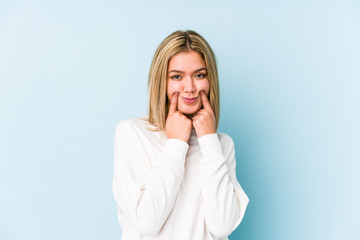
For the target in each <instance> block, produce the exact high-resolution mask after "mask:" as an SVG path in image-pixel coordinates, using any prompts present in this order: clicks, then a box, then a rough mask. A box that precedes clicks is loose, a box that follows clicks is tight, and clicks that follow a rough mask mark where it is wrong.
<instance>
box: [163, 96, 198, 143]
mask: <svg viewBox="0 0 360 240" xmlns="http://www.w3.org/2000/svg"><path fill="white" fill-rule="evenodd" d="M178 98H179V93H178V92H176V93H174V95H173V96H172V99H171V103H170V108H169V113H168V116H167V118H166V123H165V131H166V135H167V138H168V139H170V138H175V139H179V140H182V141H184V142H187V141H188V140H189V138H190V134H191V128H192V122H191V120H190V119H189V118H187V117H186V116H185V115H184V114H183V113H182V112H180V111H178V110H177V102H178Z"/></svg>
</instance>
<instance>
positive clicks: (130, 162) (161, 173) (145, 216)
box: [113, 120, 189, 235]
mask: <svg viewBox="0 0 360 240" xmlns="http://www.w3.org/2000/svg"><path fill="white" fill-rule="evenodd" d="M138 131H139V129H136V127H135V126H133V125H132V124H130V123H129V122H127V121H125V120H124V121H122V122H120V123H119V124H118V125H117V127H116V130H115V136H114V177H113V194H114V198H115V201H116V203H117V205H118V208H119V209H120V210H121V211H122V212H123V213H124V214H125V215H126V216H127V217H128V218H129V219H130V221H131V222H132V224H133V225H134V226H135V227H136V228H137V230H138V231H139V232H140V233H142V234H144V235H156V234H157V233H158V232H159V231H160V229H161V227H162V226H163V224H164V222H165V220H166V218H167V217H168V215H169V214H170V212H171V210H172V209H173V206H174V203H175V200H176V196H177V193H178V189H179V187H180V184H181V181H182V179H183V174H184V162H185V157H186V153H187V150H188V148H189V146H188V144H187V143H186V142H184V141H181V140H177V139H167V141H166V143H165V146H164V148H163V150H162V152H161V154H160V155H159V156H155V157H156V158H157V159H155V165H154V166H153V168H152V169H151V168H150V167H149V161H147V160H146V159H145V156H146V153H145V152H144V151H143V149H144V143H142V142H141V141H140V140H141V138H142V137H144V135H141V133H139V132H138ZM150 147H151V146H150Z"/></svg>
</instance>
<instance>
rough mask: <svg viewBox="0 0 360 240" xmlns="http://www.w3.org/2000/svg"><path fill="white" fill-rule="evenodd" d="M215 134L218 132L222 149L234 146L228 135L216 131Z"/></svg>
mask: <svg viewBox="0 0 360 240" xmlns="http://www.w3.org/2000/svg"><path fill="white" fill-rule="evenodd" d="M217 134H218V138H219V141H220V144H221V146H222V147H223V149H226V150H228V149H231V148H234V141H233V139H232V138H231V136H230V135H228V134H226V133H223V132H217Z"/></svg>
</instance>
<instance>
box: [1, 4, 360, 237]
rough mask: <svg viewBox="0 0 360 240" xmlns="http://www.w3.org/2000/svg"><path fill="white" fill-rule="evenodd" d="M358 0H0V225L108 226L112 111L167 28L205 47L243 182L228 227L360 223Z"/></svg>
mask: <svg viewBox="0 0 360 240" xmlns="http://www.w3.org/2000/svg"><path fill="white" fill-rule="evenodd" d="M359 26H360V2H359V1H347V0H345V1H344V0H343V1H340V0H339V1H332V0H330V1H316V0H315V1H306V0H305V1H279V0H278V1H222V2H221V3H219V1H166V2H165V1H132V2H130V1H129V2H125V1H109V0H105V1H85V0H84V1H69V0H65V1H36V0H34V1H7V0H5V1H4V0H2V1H1V2H0V146H1V151H0V239H2V240H13V239H16V240H18V239H19V240H20V239H21V240H22V239H34V240H35V239H36V240H45V239H46V240H47V239H53V240H57V239H59V240H60V239H61V240H62V239H69V240H71V239H89V240H90V239H108V240H110V239H114V240H115V239H120V235H121V229H120V227H119V224H118V222H117V216H116V207H115V201H114V199H113V195H112V188H111V187H112V175H113V134H114V129H115V126H116V123H117V122H118V121H120V120H122V119H125V118H129V117H136V116H142V115H145V114H146V113H147V106H148V99H147V75H148V71H149V67H150V62H151V59H152V56H153V54H154V52H155V49H156V48H157V46H158V45H159V44H160V42H161V41H162V40H163V39H164V38H165V37H166V36H167V35H169V34H170V33H171V32H173V31H175V30H178V29H182V30H185V29H194V30H196V31H198V32H199V33H200V34H202V35H203V36H204V37H205V38H206V39H207V40H208V42H209V43H210V45H211V46H212V48H213V49H214V51H215V53H216V55H217V59H218V64H219V75H220V82H221V120H220V129H219V130H220V131H222V132H226V133H228V134H229V135H230V136H232V138H233V139H234V141H235V144H236V146H235V147H236V156H237V178H238V180H239V182H240V184H241V185H242V186H243V188H244V190H245V192H246V193H247V195H248V196H249V198H250V203H249V206H248V209H247V212H246V214H245V218H244V220H243V222H242V223H241V224H240V226H239V227H238V228H237V229H236V230H235V231H234V232H233V234H232V235H231V236H230V239H232V240H235V239H252V240H253V239H254V240H255V239H256V240H263V239H267V240H269V239H274V240H275V239H276V240H277V239H292V240H293V239H299V240H300V239H301V240H303V239H327V240H328V239H360V233H359V229H358V227H359V222H360V219H359V218H360V217H359V216H360V207H359V203H360V191H359V190H360V187H359V182H360V177H359V172H360V171H359V170H360V163H359V162H360V126H359V123H360V97H359V92H360V44H359V43H360V27H359Z"/></svg>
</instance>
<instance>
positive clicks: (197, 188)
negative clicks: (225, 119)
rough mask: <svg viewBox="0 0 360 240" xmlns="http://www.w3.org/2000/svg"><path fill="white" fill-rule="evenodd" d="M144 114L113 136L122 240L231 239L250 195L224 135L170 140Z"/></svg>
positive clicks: (115, 191)
mask: <svg viewBox="0 0 360 240" xmlns="http://www.w3.org/2000/svg"><path fill="white" fill-rule="evenodd" d="M150 129H155V128H154V127H153V126H152V125H150V124H149V123H148V122H147V121H146V120H145V117H143V118H132V119H127V120H123V121H120V122H119V123H118V124H117V126H116V129H115V135H114V177H113V194H114V198H115V201H116V204H117V214H118V220H119V223H120V226H121V229H122V238H121V240H151V239H156V240H170V239H171V240H176V239H179V240H180V239H181V240H193V239H202V240H210V239H222V240H225V239H228V238H227V237H228V235H230V234H231V232H232V231H234V230H235V229H236V227H237V226H238V225H239V224H240V222H241V221H242V219H243V217H244V214H245V210H246V207H247V205H248V202H249V198H248V197H247V195H246V194H245V192H244V191H243V189H242V187H241V186H240V184H239V182H238V181H237V178H236V172H235V166H236V161H235V149H234V143H233V140H232V139H231V137H229V136H228V135H226V134H224V133H214V134H208V135H204V136H202V137H200V138H198V137H197V136H196V132H195V130H194V129H192V131H191V135H190V139H189V140H188V142H184V141H182V140H178V139H168V138H167V136H166V134H164V131H163V132H159V131H151V130H150Z"/></svg>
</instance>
